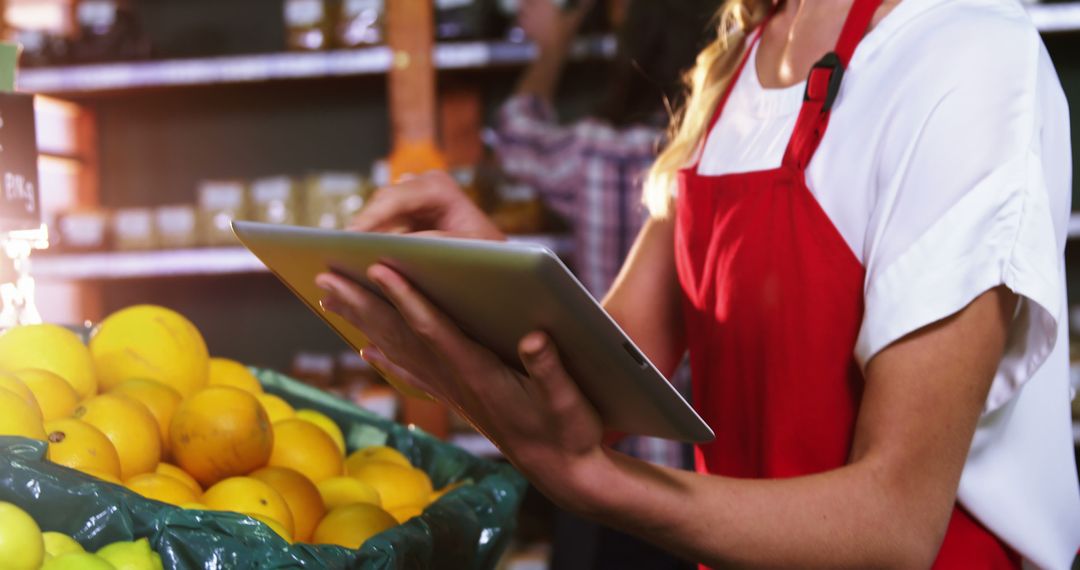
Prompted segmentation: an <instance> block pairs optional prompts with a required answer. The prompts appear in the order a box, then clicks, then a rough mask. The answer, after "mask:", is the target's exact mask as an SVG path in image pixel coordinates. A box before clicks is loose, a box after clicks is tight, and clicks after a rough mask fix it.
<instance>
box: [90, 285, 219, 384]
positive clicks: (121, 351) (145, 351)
mask: <svg viewBox="0 0 1080 570" xmlns="http://www.w3.org/2000/svg"><path fill="white" fill-rule="evenodd" d="M90 353H91V354H92V355H93V358H94V370H95V372H96V373H97V377H98V381H99V382H100V384H101V390H102V391H109V390H111V389H112V388H113V387H115V386H116V385H117V384H119V383H121V382H123V381H125V380H128V379H130V378H146V379H149V380H157V381H158V382H161V383H163V384H165V385H167V386H170V387H171V388H173V389H175V390H176V391H177V392H180V395H181V396H184V397H187V396H190V395H191V394H193V393H194V392H195V391H197V390H199V389H200V388H202V387H203V386H205V385H206V379H207V376H208V375H209V372H210V364H209V362H210V356H209V354H208V353H207V350H206V342H205V341H204V340H203V337H202V334H200V333H199V329H197V328H195V325H193V324H191V321H189V320H187V319H185V318H184V317H183V316H182V315H180V314H179V313H177V312H175V311H171V310H169V309H166V308H164V307H157V306H153V305H137V306H134V307H128V308H126V309H122V310H120V311H117V312H115V313H113V314H111V315H109V316H108V317H106V319H105V320H104V321H101V324H100V325H98V327H97V329H96V330H95V331H94V336H93V337H92V338H91V339H90Z"/></svg>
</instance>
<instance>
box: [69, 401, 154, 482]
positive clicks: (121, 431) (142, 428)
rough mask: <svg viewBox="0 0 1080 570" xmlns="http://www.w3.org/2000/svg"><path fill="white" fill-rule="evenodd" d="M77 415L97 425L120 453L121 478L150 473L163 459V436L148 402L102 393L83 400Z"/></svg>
mask: <svg viewBox="0 0 1080 570" xmlns="http://www.w3.org/2000/svg"><path fill="white" fill-rule="evenodd" d="M75 417H76V418H79V419H81V420H82V421H84V422H86V423H88V424H90V425H92V426H94V427H96V428H98V429H99V430H101V433H103V434H105V437H107V438H109V441H111V442H112V444H113V447H115V448H116V453H117V455H119V456H120V478H121V479H123V480H125V481H126V480H128V479H130V478H132V477H134V476H136V475H141V474H143V473H149V472H151V471H153V470H154V468H155V467H157V464H158V462H159V461H161V436H160V434H159V433H158V425H157V422H155V421H154V416H153V414H151V413H150V410H147V409H146V406H144V405H142V404H140V403H139V402H136V401H135V400H131V399H128V398H124V397H121V396H117V395H113V394H102V395H100V396H95V397H93V398H90V399H89V400H85V401H83V402H81V403H80V404H79V405H78V406H77V407H76V408H75Z"/></svg>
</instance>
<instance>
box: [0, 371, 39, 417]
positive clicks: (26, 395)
mask: <svg viewBox="0 0 1080 570" xmlns="http://www.w3.org/2000/svg"><path fill="white" fill-rule="evenodd" d="M0 390H7V391H8V392H11V393H12V394H15V395H16V396H18V397H20V398H22V399H23V401H25V402H26V403H27V404H29V405H30V406H32V407H33V408H35V409H36V410H37V411H38V412H41V405H40V404H38V401H37V398H36V397H34V392H32V391H31V390H30V388H28V387H27V386H26V384H23V381H22V380H19V377H18V376H16V375H14V374H12V373H10V372H0ZM44 417H45V415H44V414H42V418H44Z"/></svg>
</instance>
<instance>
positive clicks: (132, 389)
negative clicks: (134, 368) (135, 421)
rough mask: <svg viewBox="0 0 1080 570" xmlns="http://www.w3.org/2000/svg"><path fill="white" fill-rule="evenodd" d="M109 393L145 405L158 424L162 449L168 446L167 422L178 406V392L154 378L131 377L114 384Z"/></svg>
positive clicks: (169, 421) (179, 398)
mask: <svg viewBox="0 0 1080 570" xmlns="http://www.w3.org/2000/svg"><path fill="white" fill-rule="evenodd" d="M109 393H110V394H117V395H119V396H123V397H125V398H130V399H132V400H135V401H136V402H139V403H140V404H142V405H144V406H146V409H147V410H148V411H149V412H150V415H152V416H154V422H156V423H157V425H158V434H160V435H161V445H162V449H165V448H167V447H168V442H169V424H170V423H172V417H173V414H175V413H176V408H179V407H180V401H181V400H182V399H183V398H181V397H180V392H177V391H176V390H174V389H172V388H170V387H168V386H166V385H165V384H162V383H161V382H156V381H154V380H145V379H142V378H133V379H131V380H125V381H123V382H121V383H120V384H118V385H116V386H115V387H114V388H113V389H112V390H109Z"/></svg>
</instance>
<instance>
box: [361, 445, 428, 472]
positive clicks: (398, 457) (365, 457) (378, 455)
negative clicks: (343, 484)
mask: <svg viewBox="0 0 1080 570" xmlns="http://www.w3.org/2000/svg"><path fill="white" fill-rule="evenodd" d="M365 461H382V462H384V463H397V464H398V465H401V466H404V467H412V463H409V458H408V457H405V455H403V454H402V453H401V452H400V451H398V450H396V449H394V448H393V447H387V446H385V445H373V446H371V447H365V448H363V449H357V450H356V451H354V452H352V453H350V454H349V457H348V458H347V459H346V460H345V469H346V470H348V469H349V468H351V467H352V466H353V465H359V464H361V463H363V462H365Z"/></svg>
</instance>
